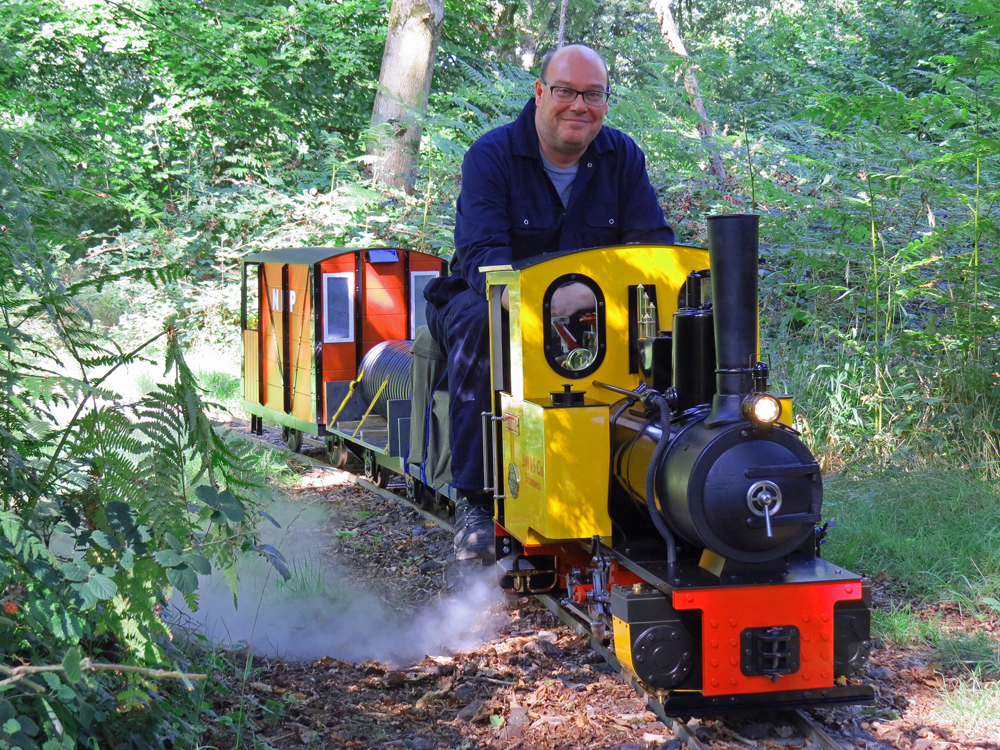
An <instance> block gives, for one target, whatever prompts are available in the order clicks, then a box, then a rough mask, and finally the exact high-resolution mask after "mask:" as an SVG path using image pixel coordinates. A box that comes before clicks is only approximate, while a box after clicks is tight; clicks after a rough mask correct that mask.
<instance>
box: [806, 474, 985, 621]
mask: <svg viewBox="0 0 1000 750" xmlns="http://www.w3.org/2000/svg"><path fill="white" fill-rule="evenodd" d="M998 508H1000V496H998V488H997V487H996V485H994V484H991V483H989V482H987V481H985V480H984V479H983V478H982V477H981V476H980V475H978V474H977V473H976V472H974V471H971V470H970V471H959V470H951V471H947V470H941V471H930V470H928V471H920V472H912V473H891V474H881V475H879V476H871V477H850V476H847V475H846V474H845V473H843V472H842V473H840V474H834V475H831V476H828V477H826V499H825V502H824V510H825V514H826V516H827V517H830V518H836V520H837V526H836V529H835V530H834V531H833V532H832V533H831V534H830V536H829V543H828V544H827V546H826V549H825V552H826V556H827V557H829V558H830V559H833V560H836V562H837V563H838V564H841V565H844V566H845V567H848V568H850V569H852V570H854V571H856V572H859V573H863V574H867V575H875V574H877V573H878V572H879V571H882V570H884V571H886V573H887V574H888V575H889V576H890V577H891V578H894V579H896V580H898V581H899V582H900V584H901V585H902V586H903V587H904V588H905V589H906V591H907V592H908V593H910V594H912V595H915V596H920V597H927V598H931V597H934V598H936V597H937V596H941V595H946V594H945V592H949V593H952V594H953V593H956V592H957V593H959V594H961V595H963V596H966V597H968V598H969V599H970V600H973V601H982V600H984V599H985V598H988V597H991V596H995V595H996V592H997V591H1000V511H998Z"/></svg>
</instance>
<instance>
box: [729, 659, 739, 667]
mask: <svg viewBox="0 0 1000 750" xmlns="http://www.w3.org/2000/svg"><path fill="white" fill-rule="evenodd" d="M729 663H730V664H731V665H733V666H734V667H735V666H736V665H737V664H738V663H739V662H738V661H736V659H730V660H729Z"/></svg>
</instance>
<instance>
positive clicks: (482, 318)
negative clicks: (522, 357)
mask: <svg viewBox="0 0 1000 750" xmlns="http://www.w3.org/2000/svg"><path fill="white" fill-rule="evenodd" d="M428 312H429V315H428V320H427V323H428V326H429V327H430V329H431V335H432V336H434V339H435V340H436V341H437V342H438V345H439V346H441V347H442V348H444V349H445V350H446V351H447V353H448V390H449V395H450V406H449V418H450V426H451V431H450V438H451V475H452V486H454V487H455V489H456V490H458V493H459V495H460V496H461V500H459V502H458V503H457V504H456V506H455V516H456V525H457V526H458V530H457V531H456V533H455V555H456V557H457V558H458V559H459V560H467V559H474V558H482V559H487V558H490V557H494V556H495V547H494V545H495V540H494V529H493V496H492V495H491V494H489V493H487V492H484V491H483V432H482V413H483V412H484V411H492V408H493V403H492V397H493V394H492V390H491V389H490V355H489V343H490V333H489V311H488V307H487V304H486V300H485V298H483V297H482V296H480V295H479V294H477V293H476V292H474V291H473V290H471V289H468V290H466V291H464V292H461V293H460V294H458V295H456V296H455V297H453V298H452V299H451V300H450V301H449V302H448V304H447V305H446V306H445V308H444V309H443V310H440V311H438V310H433V308H430V309H429V310H428Z"/></svg>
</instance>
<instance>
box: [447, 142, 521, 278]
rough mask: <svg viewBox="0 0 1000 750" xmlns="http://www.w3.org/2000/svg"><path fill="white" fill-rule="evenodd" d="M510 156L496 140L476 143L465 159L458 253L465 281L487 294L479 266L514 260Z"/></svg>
mask: <svg viewBox="0 0 1000 750" xmlns="http://www.w3.org/2000/svg"><path fill="white" fill-rule="evenodd" d="M509 158H510V157H509V156H508V155H506V154H503V153H502V152H501V150H500V148H499V147H498V146H497V144H495V143H487V144H483V143H481V142H480V143H476V144H473V146H472V148H471V149H469V151H468V152H467V153H466V155H465V160H464V161H463V162H462V192H461V193H460V194H459V196H458V205H457V209H456V215H455V253H456V254H457V256H458V259H459V264H458V270H459V273H461V274H462V277H463V278H464V279H465V281H466V283H467V284H468V285H469V286H470V287H471V288H472V289H475V290H476V291H477V292H479V293H480V294H486V276H485V275H484V274H482V273H480V271H479V268H480V266H499V265H507V264H509V263H510V262H511V258H512V255H511V248H510V220H509V217H508V212H507V201H508V199H509V198H508V196H509V195H510V189H509V181H510V166H509V164H506V163H505V160H506V159H509Z"/></svg>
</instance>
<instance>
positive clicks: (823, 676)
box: [819, 669, 830, 680]
mask: <svg viewBox="0 0 1000 750" xmlns="http://www.w3.org/2000/svg"><path fill="white" fill-rule="evenodd" d="M819 676H820V677H822V678H823V679H824V680H825V679H826V678H828V677H829V676H830V673H829V672H827V671H826V670H825V669H824V670H823V671H822V672H820V673H819Z"/></svg>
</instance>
